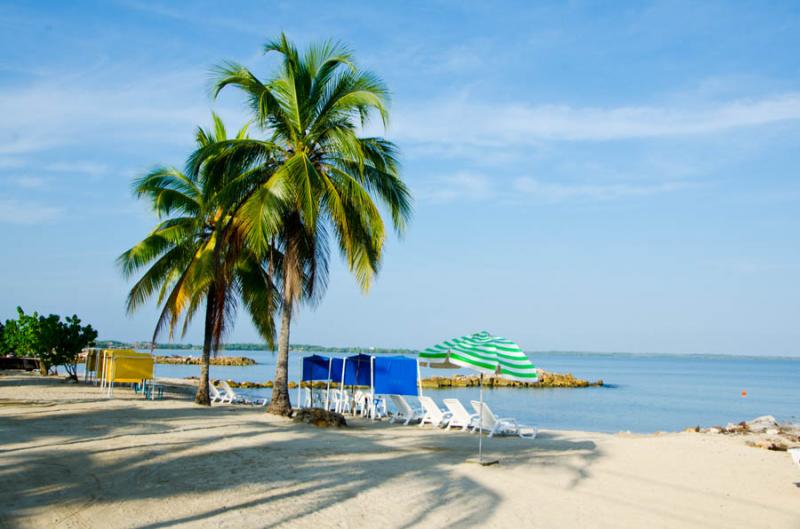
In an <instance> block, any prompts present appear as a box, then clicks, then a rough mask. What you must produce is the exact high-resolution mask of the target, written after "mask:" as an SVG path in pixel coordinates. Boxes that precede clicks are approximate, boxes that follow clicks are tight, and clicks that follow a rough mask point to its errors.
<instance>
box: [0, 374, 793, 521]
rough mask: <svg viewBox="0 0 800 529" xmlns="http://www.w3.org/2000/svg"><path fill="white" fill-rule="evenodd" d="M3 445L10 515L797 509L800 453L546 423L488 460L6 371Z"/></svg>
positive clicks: (645, 515)
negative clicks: (112, 394) (796, 456)
mask: <svg viewBox="0 0 800 529" xmlns="http://www.w3.org/2000/svg"><path fill="white" fill-rule="evenodd" d="M541 426H545V427H546V425H541ZM0 446H2V449H1V450H0V477H1V479H0V491H1V492H2V497H3V508H2V513H1V514H0V526H2V527H3V528H5V529H23V528H25V529H27V528H51V527H53V528H55V527H58V528H61V527H64V528H98V529H99V528H138V529H157V528H159V529H160V528H167V527H169V528H182V527H231V528H234V527H235V528H244V527H301V528H302V527H316V528H319V527H344V528H361V527H364V528H366V527H403V528H408V527H450V526H455V525H460V526H465V527H472V526H474V527H598V528H605V527H609V528H611V527H613V528H642V527H676V528H677V527H682V528H687V527H703V528H726V529H730V528H737V527H742V528H745V527H747V528H752V527H760V528H792V529H796V528H797V527H799V526H800V488H798V487H797V486H795V484H794V483H795V482H798V481H800V469H798V468H797V467H796V466H795V465H793V464H792V463H791V461H790V459H789V456H788V455H787V454H786V453H785V452H771V451H767V450H761V449H756V448H752V447H749V446H747V445H746V444H745V438H744V437H742V436H722V435H709V434H696V433H668V434H653V435H630V434H616V435H609V434H600V433H589V432H575V431H551V430H547V429H544V430H543V431H541V432H540V434H539V436H538V437H537V439H535V440H534V441H529V440H522V439H518V438H505V439H492V440H489V441H488V442H487V446H488V453H489V454H491V455H492V456H495V457H498V458H499V459H500V460H501V461H500V464H498V465H494V466H490V467H481V466H479V465H476V464H474V463H469V462H467V459H468V458H469V457H471V456H473V455H474V453H475V450H476V446H477V437H476V436H475V435H470V434H466V433H460V432H459V433H456V432H444V431H439V430H434V429H432V428H430V427H426V428H419V427H417V426H409V427H404V426H399V425H391V424H388V423H386V422H378V423H370V422H367V421H361V420H352V421H351V426H350V427H348V428H347V429H342V430H323V429H317V428H315V427H313V426H308V425H297V424H294V423H292V422H291V421H290V420H287V419H281V418H277V417H272V416H268V415H266V414H265V413H263V411H262V410H260V409H256V408H250V407H245V406H220V407H213V408H211V409H207V408H201V407H198V406H195V405H194V404H193V403H192V402H191V401H190V399H189V398H188V397H182V396H181V395H179V394H174V393H170V394H169V398H168V399H167V400H163V401H155V402H153V401H145V400H142V399H141V397H138V396H135V395H134V394H133V393H132V392H131V391H130V390H127V389H120V390H117V392H116V398H114V399H112V400H109V399H106V398H104V397H103V396H102V395H101V394H100V392H99V390H97V389H96V388H94V387H88V386H83V385H68V384H65V383H63V382H62V381H61V380H60V379H56V378H47V379H45V378H40V377H36V376H2V377H0Z"/></svg>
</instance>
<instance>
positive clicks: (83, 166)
mask: <svg viewBox="0 0 800 529" xmlns="http://www.w3.org/2000/svg"><path fill="white" fill-rule="evenodd" d="M44 169H45V170H46V171H54V172H59V173H80V174H87V175H90V176H99V175H102V174H103V173H107V172H108V170H109V167H108V165H106V164H102V163H97V162H90V161H85V160H75V161H61V162H55V163H51V164H47V165H45V166H44Z"/></svg>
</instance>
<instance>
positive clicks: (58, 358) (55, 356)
mask: <svg viewBox="0 0 800 529" xmlns="http://www.w3.org/2000/svg"><path fill="white" fill-rule="evenodd" d="M54 338H55V339H54V340H53V342H52V345H53V347H52V348H50V349H49V353H47V354H48V355H49V356H50V358H49V360H50V365H62V366H64V369H65V370H66V371H67V375H68V376H69V377H70V378H72V379H74V380H78V353H80V352H81V350H82V349H83V348H84V347H89V346H91V345H94V341H95V340H96V339H97V331H96V330H94V329H93V328H92V326H91V325H81V320H80V318H78V316H77V315H75V314H73V315H72V316H71V317H67V318H64V321H63V322H61V321H59V322H58V327H57V332H56V333H55V336H54Z"/></svg>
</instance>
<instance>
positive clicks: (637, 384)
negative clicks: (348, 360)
mask: <svg viewBox="0 0 800 529" xmlns="http://www.w3.org/2000/svg"><path fill="white" fill-rule="evenodd" d="M156 353H157V354H164V355H169V354H180V355H186V354H191V355H199V351H187V350H181V351H174V350H156ZM227 354H228V355H230V356H247V357H250V358H253V359H254V360H256V362H257V364H256V365H253V366H247V367H228V366H211V377H212V378H218V379H226V380H235V381H239V382H243V381H253V382H262V381H266V380H271V379H272V378H273V375H274V371H275V360H276V354H275V353H273V352H270V351H228V352H227ZM303 356H304V354H301V353H294V352H293V353H291V355H290V362H289V380H295V381H296V380H298V379H299V376H300V372H301V365H302V364H301V362H302V360H301V359H302V357H303ZM331 356H346V355H341V354H334V355H331ZM529 356H530V358H531V360H532V362H533V364H534V365H535V366H536V367H538V368H542V369H544V370H546V371H552V372H557V373H572V374H573V375H575V376H576V377H579V378H584V379H588V380H590V381H595V380H598V379H601V380H603V383H604V385H603V386H601V387H589V388H552V389H546V388H541V389H540V388H526V389H522V388H495V389H489V388H486V389H484V399H485V401H486V402H487V403H488V405H489V406H491V408H492V409H493V410H494V411H495V413H496V414H497V415H499V416H503V417H515V418H517V420H518V421H519V422H521V423H524V424H531V425H535V426H536V427H538V428H544V429H561V430H583V431H600V432H620V431H630V432H641V433H646V432H657V431H679V430H683V429H685V428H687V427H693V426H701V427H709V426H716V425H721V426H725V425H726V424H727V423H729V422H733V423H736V422H740V421H743V420H750V419H753V418H755V417H758V416H761V415H773V416H774V417H776V418H777V419H778V420H780V421H785V422H794V423H800V358H787V357H752V356H750V357H746V356H701V355H664V354H623V353H614V354H606V353H580V352H537V353H529ZM432 371H433V370H430V369H427V368H422V376H423V378H424V377H426V376H432V375H438V376H441V375H443V374H456V373H469V371H467V370H453V371H442V370H441V369H437V370H435V372H434V373H432ZM199 373H200V367H199V366H192V365H163V364H159V365H158V366H157V367H156V376H160V377H177V378H182V377H189V376H198V375H199ZM423 391H424V393H425V395H428V396H431V397H433V398H434V399H435V400H436V401H437V402H439V404H440V405H442V403H441V401H442V399H444V398H450V397H455V398H458V399H461V401H462V402H463V403H464V404H465V406H467V407H468V408H469V402H468V401H469V400H477V399H478V396H479V394H478V388H457V389H425V390H423ZM243 392H244V393H245V394H247V395H249V396H251V397H266V398H269V396H270V392H271V390H270V389H253V390H246V391H244V390H243ZM295 395H296V394H295V393H294V392H292V395H291V396H292V398H293V399H294V398H295Z"/></svg>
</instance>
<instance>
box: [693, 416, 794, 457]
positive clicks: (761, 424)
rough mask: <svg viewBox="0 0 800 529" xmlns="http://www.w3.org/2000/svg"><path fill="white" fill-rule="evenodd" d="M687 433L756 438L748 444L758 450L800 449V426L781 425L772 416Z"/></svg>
mask: <svg viewBox="0 0 800 529" xmlns="http://www.w3.org/2000/svg"><path fill="white" fill-rule="evenodd" d="M686 431H691V432H699V433H705V434H716V435H742V436H750V437H754V438H753V439H748V440H747V444H748V445H749V446H753V447H756V448H764V449H766V450H774V451H780V452H784V451H786V450H788V449H789V448H795V447H800V426H798V425H794V424H781V423H779V422H778V421H777V420H775V417H773V416H772V415H763V416H761V417H756V418H755V419H752V420H750V421H742V422H740V423H736V424H734V423H728V424H727V426H724V427H723V426H712V427H710V428H700V427H699V426H694V427H692V428H687V429H686Z"/></svg>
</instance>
